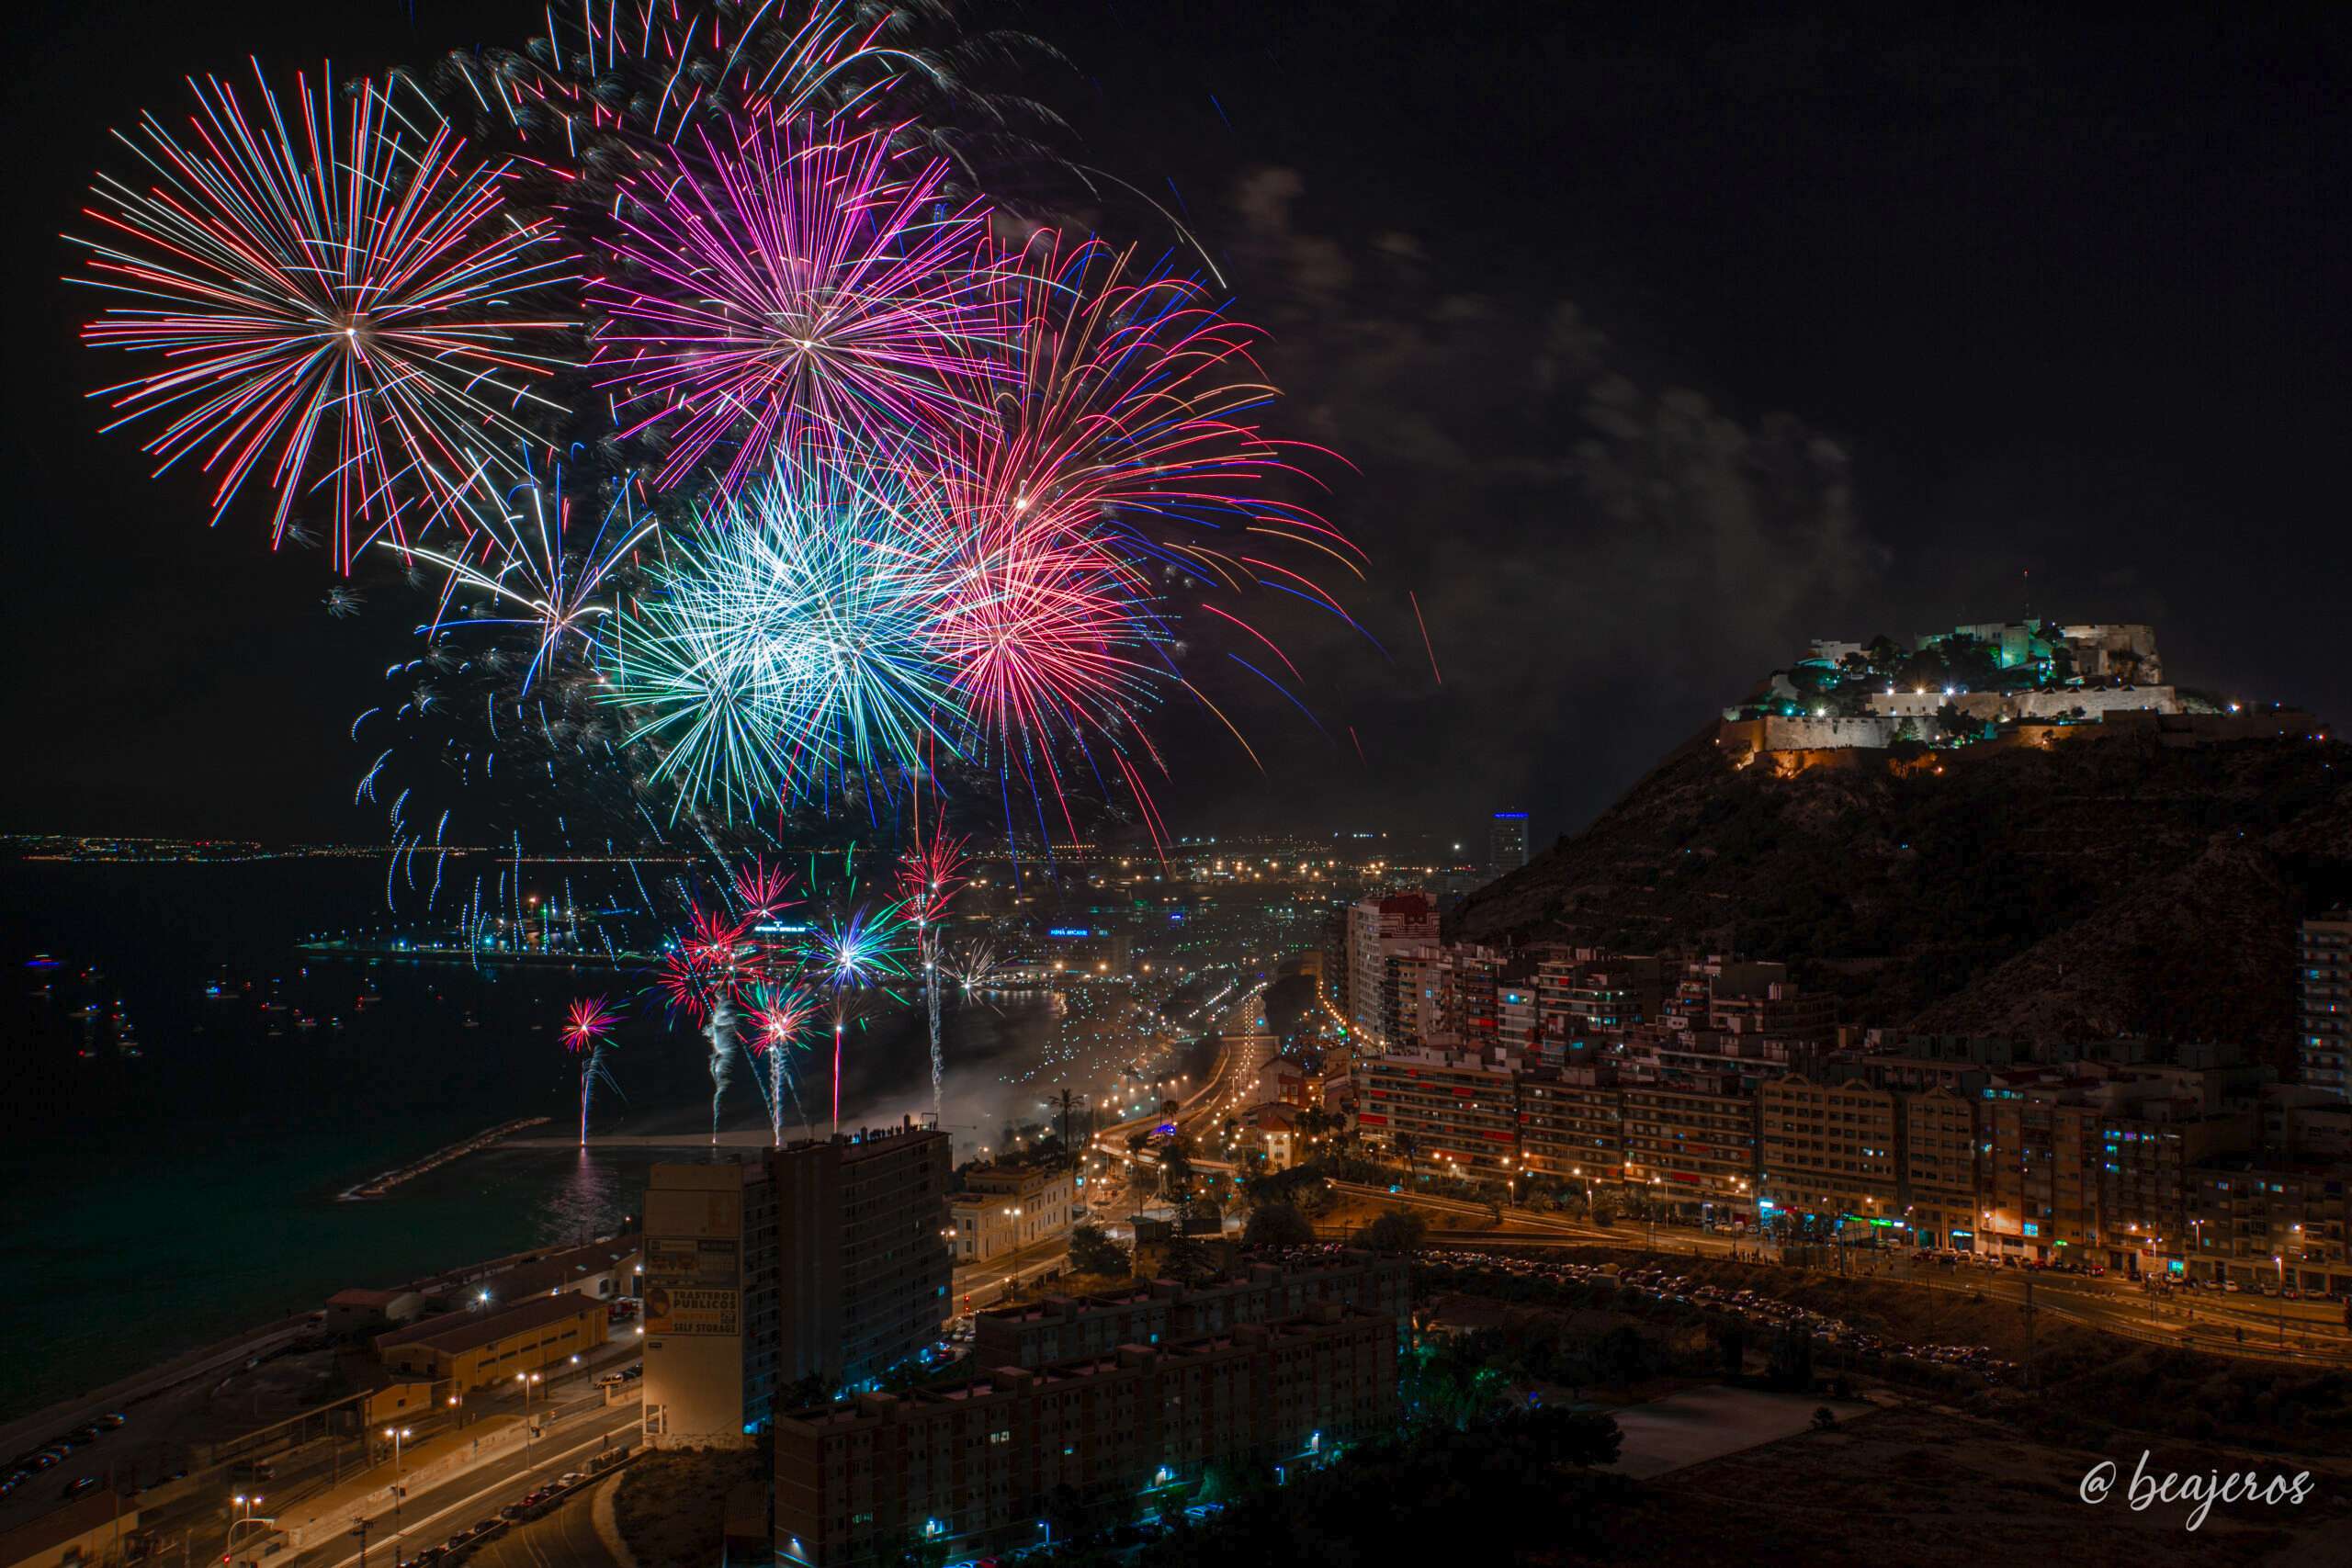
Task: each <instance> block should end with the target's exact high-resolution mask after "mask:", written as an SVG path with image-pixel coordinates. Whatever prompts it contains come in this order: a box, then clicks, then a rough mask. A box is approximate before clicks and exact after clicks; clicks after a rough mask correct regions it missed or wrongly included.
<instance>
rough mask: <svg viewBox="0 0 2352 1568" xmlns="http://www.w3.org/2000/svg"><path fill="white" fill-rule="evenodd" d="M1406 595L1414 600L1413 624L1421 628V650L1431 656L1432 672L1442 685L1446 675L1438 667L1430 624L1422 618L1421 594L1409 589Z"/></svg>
mask: <svg viewBox="0 0 2352 1568" xmlns="http://www.w3.org/2000/svg"><path fill="white" fill-rule="evenodd" d="M1405 597H1406V598H1408V599H1409V600H1411V601H1412V602H1413V624H1414V625H1415V626H1419V627H1420V628H1421V651H1422V652H1424V653H1426V654H1428V655H1429V656H1430V675H1432V676H1434V677H1435V678H1436V680H1437V683H1438V684H1439V685H1441V686H1442V685H1444V684H1445V676H1444V674H1443V672H1442V671H1440V670H1439V669H1438V667H1437V645H1436V644H1434V643H1432V642H1430V624H1429V622H1427V621H1425V620H1423V619H1422V618H1421V601H1420V596H1419V595H1418V594H1416V593H1414V592H1412V591H1411V590H1410V589H1408V590H1407V591H1406V592H1405Z"/></svg>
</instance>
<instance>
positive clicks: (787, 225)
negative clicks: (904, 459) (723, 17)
mask: <svg viewBox="0 0 2352 1568" xmlns="http://www.w3.org/2000/svg"><path fill="white" fill-rule="evenodd" d="M694 141H695V146H694V147H692V148H691V149H685V148H682V149H679V150H676V151H675V152H673V154H672V155H671V156H670V157H669V158H668V159H667V161H666V162H665V163H664V164H662V165H660V166H658V167H657V168H656V169H655V170H654V171H652V172H650V173H648V174H645V175H637V176H634V177H632V178H631V179H630V180H628V182H627V183H626V184H625V185H624V186H623V187H622V191H621V196H620V200H619V202H618V222H619V229H620V235H619V237H618V238H617V239H616V240H614V241H612V242H610V243H609V244H608V246H607V248H608V250H609V251H610V253H611V254H610V257H609V262H610V265H607V266H605V268H604V269H603V273H602V276H597V277H594V278H593V279H591V281H590V284H589V296H590V299H591V302H592V304H593V305H594V307H595V309H596V310H598V311H599V312H600V313H601V315H602V317H603V320H602V321H600V322H599V324H598V325H597V327H596V330H595V332H594V344H595V347H594V356H593V357H594V364H595V365H596V366H597V367H599V369H600V371H601V372H602V376H603V379H602V381H601V383H600V384H601V385H604V386H606V387H609V388H614V389H618V391H619V393H620V397H619V408H620V412H621V417H622V419H623V421H624V423H625V427H626V428H628V429H629V430H632V431H634V430H643V429H646V428H649V427H651V426H656V425H658V426H661V427H662V429H663V430H664V431H665V432H666V434H668V436H669V438H670V440H671V443H672V449H671V455H670V457H669V460H668V462H667V463H666V464H664V465H663V467H662V469H661V470H660V471H659V472H658V473H657V474H656V475H655V476H654V480H653V482H654V484H655V486H656V487H657V488H667V487H669V486H671V485H673V484H675V483H676V482H677V481H678V480H679V479H682V478H684V476H685V475H687V474H688V473H690V472H693V471H694V470H695V469H696V468H698V467H700V466H701V465H702V464H703V463H704V461H705V459H706V458H709V457H712V456H713V454H714V450H715V449H716V448H718V447H719V446H721V445H722V444H723V443H725V444H731V446H732V450H731V452H729V453H728V454H727V455H726V458H725V462H724V466H723V469H722V474H721V477H722V479H723V482H724V483H725V484H726V486H727V487H728V488H729V489H732V488H733V487H734V486H736V485H737V484H739V483H740V482H741V480H742V479H744V478H745V476H747V475H749V474H752V473H754V472H756V471H758V470H759V469H760V468H763V467H764V466H765V465H766V464H767V462H768V461H769V460H770V458H771V457H773V456H774V454H775V452H776V450H777V449H778V448H779V447H780V446H789V445H790V444H791V443H792V442H793V441H794V440H795V439H796V438H797V433H799V432H801V431H803V430H808V429H811V428H819V429H827V430H840V429H851V430H863V429H868V428H898V427H903V426H905V425H908V424H914V423H920V424H925V425H930V424H936V423H943V422H944V423H959V422H963V421H967V420H970V419H973V418H975V417H977V416H978V414H980V413H981V412H984V411H985V409H986V407H987V402H986V399H985V389H987V388H988V387H989V386H990V385H991V384H992V383H993V381H994V379H995V378H996V377H997V375H998V374H999V365H1000V361H1001V355H998V354H997V353H995V352H993V349H994V346H995V344H996V343H997V340H998V335H999V334H998V323H999V321H1000V318H999V316H998V314H997V305H998V299H997V290H996V289H995V288H993V287H992V285H991V283H990V281H989V276H988V273H987V270H986V268H985V267H984V266H982V265H978V264H979V263H982V262H984V261H985V259H986V258H985V255H984V245H985V242H986V238H987V226H986V222H985V220H984V218H983V216H982V214H981V212H980V209H978V207H976V206H969V205H967V206H963V207H960V208H956V209H953V210H949V209H948V208H947V203H946V201H945V199H944V197H943V194H942V187H943V186H944V181H945V177H946V165H945V164H944V162H943V161H933V162H931V163H928V164H920V165H916V166H912V167H910V168H906V169H901V167H900V166H899V162H898V160H896V159H895V158H894V157H893V155H892V153H891V151H890V146H889V138H888V134H887V133H886V132H884V131H879V130H876V131H869V132H866V133H864V134H859V135H844V134H842V133H840V132H838V131H837V130H833V129H831V128H830V127H826V128H820V127H819V126H818V125H817V124H816V123H815V122H814V121H812V120H808V119H791V118H772V117H767V116H758V117H754V118H752V121H751V123H750V124H749V125H747V126H745V127H744V128H742V129H741V131H740V132H739V133H738V134H737V135H736V136H735V137H734V138H733V139H732V140H729V139H726V138H723V137H719V138H714V137H713V135H712V134H711V133H710V132H708V131H703V132H701V133H699V134H698V135H697V136H696V137H695V139H694ZM975 389H980V395H979V396H978V398H976V396H975Z"/></svg>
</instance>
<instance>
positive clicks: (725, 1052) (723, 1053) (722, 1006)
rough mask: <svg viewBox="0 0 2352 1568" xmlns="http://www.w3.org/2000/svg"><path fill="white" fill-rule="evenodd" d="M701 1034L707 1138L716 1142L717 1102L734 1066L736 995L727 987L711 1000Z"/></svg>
mask: <svg viewBox="0 0 2352 1568" xmlns="http://www.w3.org/2000/svg"><path fill="white" fill-rule="evenodd" d="M703 1034H704V1037H705V1038H706V1039H707V1040H708V1041H709V1042H710V1141H711V1142H712V1143H714V1144H716V1143H718V1103H719V1101H720V1100H723V1099H725V1098H726V1095H727V1078H728V1073H729V1069H730V1068H731V1067H732V1066H734V1055H735V998H734V997H733V996H731V995H729V993H728V992H726V991H721V992H719V993H718V997H717V998H715V999H713V1001H712V1002H711V1004H710V1022H709V1023H708V1024H707V1026H706V1027H705V1028H704V1030H703Z"/></svg>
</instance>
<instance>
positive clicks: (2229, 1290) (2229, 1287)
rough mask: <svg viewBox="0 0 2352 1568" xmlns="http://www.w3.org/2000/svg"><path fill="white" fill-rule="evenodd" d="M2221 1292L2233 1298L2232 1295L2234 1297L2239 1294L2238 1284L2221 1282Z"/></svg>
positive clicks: (2228, 1281)
mask: <svg viewBox="0 0 2352 1568" xmlns="http://www.w3.org/2000/svg"><path fill="white" fill-rule="evenodd" d="M2222 1291H2223V1292H2225V1293H2226V1294H2229V1295H2233V1296H2234V1295H2236V1294H2238V1293H2239V1288H2238V1282H2237V1281H2236V1280H2222Z"/></svg>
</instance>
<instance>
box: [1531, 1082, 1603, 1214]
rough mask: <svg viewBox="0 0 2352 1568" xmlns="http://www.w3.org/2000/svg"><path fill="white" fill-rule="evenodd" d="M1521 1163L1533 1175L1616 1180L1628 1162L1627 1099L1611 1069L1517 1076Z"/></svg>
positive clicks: (1571, 1178)
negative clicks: (1626, 1146) (1626, 1157)
mask: <svg viewBox="0 0 2352 1568" xmlns="http://www.w3.org/2000/svg"><path fill="white" fill-rule="evenodd" d="M1519 1145H1520V1163H1521V1167H1522V1168H1524V1169H1525V1170H1526V1171H1527V1172H1528V1173H1529V1174H1530V1175H1532V1176H1543V1177H1554V1178H1559V1179H1566V1180H1568V1181H1580V1182H1583V1183H1585V1184H1587V1186H1588V1188H1589V1184H1590V1183H1592V1182H1595V1181H1609V1182H1614V1181H1616V1180H1617V1179H1619V1176H1620V1174H1621V1173H1622V1171H1623V1167H1624V1164H1625V1100H1624V1096H1623V1094H1622V1093H1621V1092H1620V1091H1619V1089H1618V1088H1617V1080H1616V1078H1615V1077H1614V1075H1613V1074H1611V1072H1610V1071H1609V1069H1607V1068H1595V1067H1556V1068H1545V1069H1541V1070H1538V1071H1535V1072H1530V1073H1523V1074H1521V1076H1520V1080H1519Z"/></svg>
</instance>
